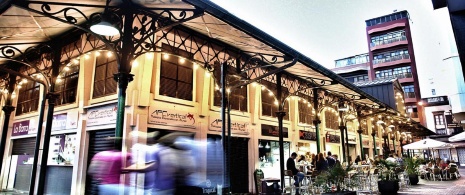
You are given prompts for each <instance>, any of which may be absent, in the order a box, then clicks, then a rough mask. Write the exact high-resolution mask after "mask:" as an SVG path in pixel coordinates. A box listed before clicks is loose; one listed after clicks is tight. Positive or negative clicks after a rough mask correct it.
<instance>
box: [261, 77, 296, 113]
mask: <svg viewBox="0 0 465 195" xmlns="http://www.w3.org/2000/svg"><path fill="white" fill-rule="evenodd" d="M261 84H262V85H263V86H262V93H261V95H262V115H263V116H271V117H277V115H276V112H277V111H278V100H277V99H276V84H274V83H271V82H267V81H262V82H261ZM282 91H283V94H282V97H286V94H287V93H288V89H287V88H285V87H283V88H282ZM288 100H289V99H288ZM283 109H284V112H285V113H286V115H285V116H284V120H289V101H287V100H285V101H284V106H283Z"/></svg>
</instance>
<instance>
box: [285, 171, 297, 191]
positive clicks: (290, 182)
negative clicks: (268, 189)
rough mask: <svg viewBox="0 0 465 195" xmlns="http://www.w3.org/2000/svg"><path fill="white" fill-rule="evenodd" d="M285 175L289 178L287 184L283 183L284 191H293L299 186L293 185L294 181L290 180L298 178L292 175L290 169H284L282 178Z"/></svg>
mask: <svg viewBox="0 0 465 195" xmlns="http://www.w3.org/2000/svg"><path fill="white" fill-rule="evenodd" d="M286 177H287V178H288V179H289V185H285V188H284V191H285V192H287V191H288V190H289V191H290V192H291V193H292V192H293V191H296V190H297V189H298V188H299V186H294V182H292V179H297V180H298V178H297V176H296V175H294V174H293V173H292V171H291V170H285V171H284V178H286ZM284 180H286V179H284ZM299 185H300V183H299Z"/></svg>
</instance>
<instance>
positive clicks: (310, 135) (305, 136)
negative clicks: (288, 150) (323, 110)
mask: <svg viewBox="0 0 465 195" xmlns="http://www.w3.org/2000/svg"><path fill="white" fill-rule="evenodd" d="M299 137H300V139H301V140H310V141H316V132H311V131H302V130H300V131H299Z"/></svg>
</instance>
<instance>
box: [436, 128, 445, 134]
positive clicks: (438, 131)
mask: <svg viewBox="0 0 465 195" xmlns="http://www.w3.org/2000/svg"><path fill="white" fill-rule="evenodd" d="M436 134H438V135H447V130H446V129H436Z"/></svg>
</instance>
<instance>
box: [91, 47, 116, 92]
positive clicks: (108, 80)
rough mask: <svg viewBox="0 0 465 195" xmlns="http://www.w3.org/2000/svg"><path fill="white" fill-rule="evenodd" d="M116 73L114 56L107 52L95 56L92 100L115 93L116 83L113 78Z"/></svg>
mask: <svg viewBox="0 0 465 195" xmlns="http://www.w3.org/2000/svg"><path fill="white" fill-rule="evenodd" d="M116 73H118V65H117V63H116V57H115V55H112V54H111V53H109V52H106V53H102V54H100V55H99V56H97V59H96V62H95V78H94V93H93V95H92V97H93V98H98V97H103V96H107V95H112V94H115V93H116V90H117V82H116V81H115V79H114V78H113V76H114V74H116Z"/></svg>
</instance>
